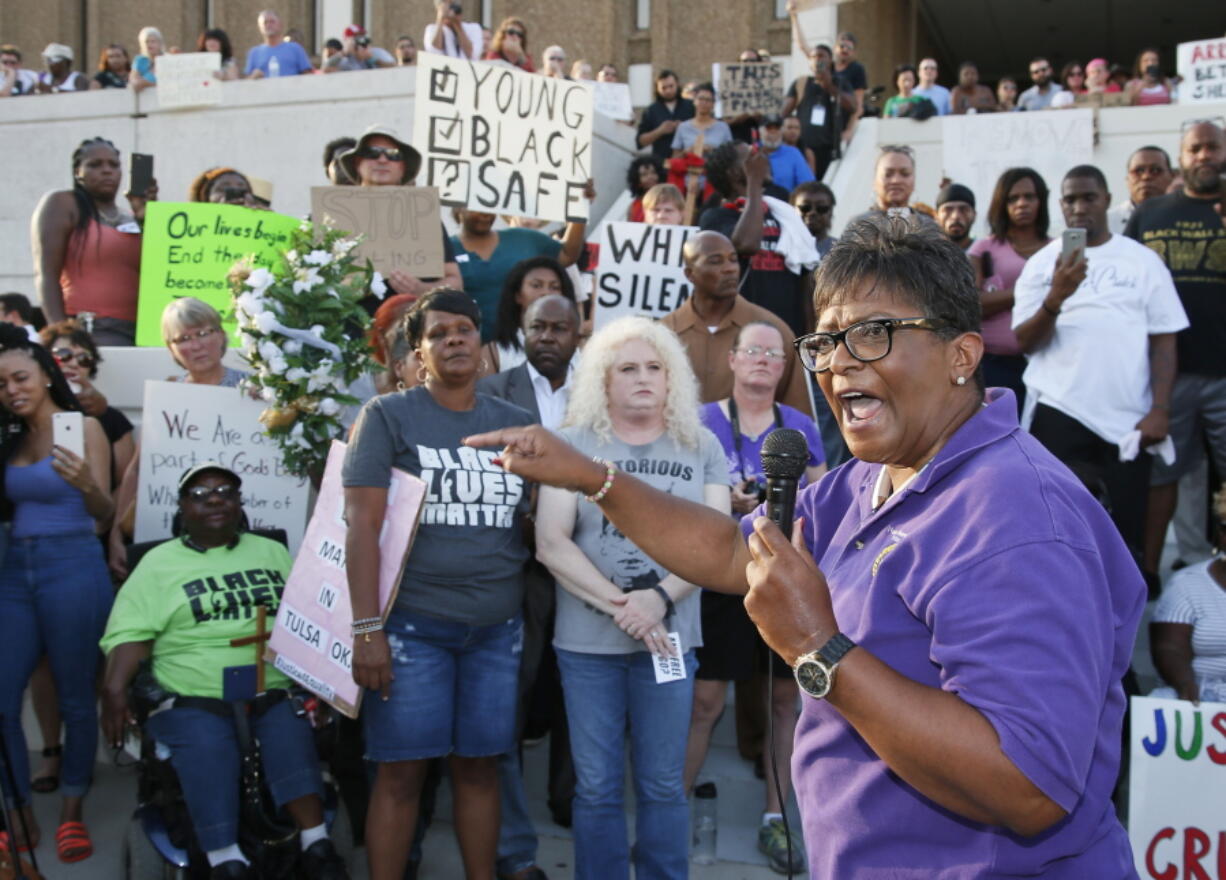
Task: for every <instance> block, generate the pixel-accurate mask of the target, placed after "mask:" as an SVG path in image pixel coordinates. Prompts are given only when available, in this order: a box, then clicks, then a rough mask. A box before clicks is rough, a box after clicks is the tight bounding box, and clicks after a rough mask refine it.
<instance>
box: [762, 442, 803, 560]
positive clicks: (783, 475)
mask: <svg viewBox="0 0 1226 880" xmlns="http://www.w3.org/2000/svg"><path fill="white" fill-rule="evenodd" d="M808 463H809V443H808V441H807V440H805V435H804V434H802V433H800V431H797V430H796V429H795V428H776V429H775V430H774V431H771V432H770V433H769V434H768V435H767V436H766V440H765V442H763V444H762V473H763V474H765V475H766V515H767V517H768V518H769V519H770V520H771V522H773V523H774V524H775V525H777V526H779V528H780V529H781V530H782V531H783V534H784V536H786V537H787V538H788V539H791V537H792V516H793V514H794V513H795V511H796V489H797V486H799V484H800V477H801V475H802V474H804V472H805V466H806V465H807V464H808Z"/></svg>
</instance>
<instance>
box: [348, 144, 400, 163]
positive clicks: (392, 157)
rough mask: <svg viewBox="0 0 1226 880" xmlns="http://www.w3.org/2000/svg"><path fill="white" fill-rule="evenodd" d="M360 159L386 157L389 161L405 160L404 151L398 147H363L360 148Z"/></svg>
mask: <svg viewBox="0 0 1226 880" xmlns="http://www.w3.org/2000/svg"><path fill="white" fill-rule="evenodd" d="M358 158H359V159H386V160H387V161H389V162H403V161H404V153H403V152H401V151H400V150H399V149H398V148H396V147H363V148H362V149H360V150H358Z"/></svg>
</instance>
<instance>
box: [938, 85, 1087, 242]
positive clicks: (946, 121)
mask: <svg viewBox="0 0 1226 880" xmlns="http://www.w3.org/2000/svg"><path fill="white" fill-rule="evenodd" d="M940 123H941V126H942V157H941V158H942V167H943V169H944V176H945V177H948V178H949V179H950V180H951V181H953V182H954V183H961V184H964V185H965V186H969V187H970V188H971V190H972V191H973V192H974V193H975V202H976V204H978V205H979V206H980V208H979V219H978V220H977V221H976V222H975V227H974V234H976V235H985V234H987V222H988V221H987V216H988V211H987V206H988V205H990V204H991V203H992V192H993V191H994V190H995V188H996V181H997V180H998V179H999V178H1000V175H1001V173H1002V172H1003V171H1005V170H1006V169H1008V168H1014V167H1018V166H1024V167H1027V168H1033V169H1034V170H1035V171H1037V172H1039V174H1040V175H1041V176H1042V177H1043V179H1044V180H1045V181H1047V186H1048V188H1049V190H1050V195H1049V197H1048V205H1047V210H1048V215H1049V216H1050V217H1051V219H1052V224H1053V227H1055V228H1054V231H1059V229H1060V228H1062V225H1061V224H1060V222H1059V220H1060V218H1062V217H1064V212H1063V211H1062V210H1061V209H1060V180H1061V179H1062V178H1063V177H1064V174H1065V172H1067V171H1068V170H1069V169H1070V168H1072V167H1073V166H1074V165H1084V164H1091V163H1093V161H1094V111H1092V110H1067V109H1065V110H1046V111H1041V112H1038V113H979V114H975V115H968V116H942V117H941V118H940Z"/></svg>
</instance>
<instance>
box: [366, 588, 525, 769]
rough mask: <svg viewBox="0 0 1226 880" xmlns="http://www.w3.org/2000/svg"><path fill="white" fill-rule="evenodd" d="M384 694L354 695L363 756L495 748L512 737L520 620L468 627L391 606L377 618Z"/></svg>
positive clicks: (473, 752) (499, 750) (482, 753)
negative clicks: (388, 667)
mask: <svg viewBox="0 0 1226 880" xmlns="http://www.w3.org/2000/svg"><path fill="white" fill-rule="evenodd" d="M384 632H386V633H387V643H388V646H389V647H390V648H391V652H392V674H393V675H394V676H395V679H394V681H393V682H392V688H391V695H390V697H389V698H388V699H387V700H382V699H380V698H379V695H378V694H377V693H368V694H367V695H366V699H364V700H363V701H362V723H363V724H364V725H365V727H364V730H365V733H366V759H367V760H368V761H375V762H378V763H384V762H390V761H420V760H424V759H426V758H441V757H444V756H445V755H450V754H456V755H459V756H460V757H462V758H483V757H492V756H494V755H501V754H504V753H505V752H508V751H510V750H511V748H512V747H513V746H514V744H515V694H516V691H515V683H516V681H517V679H518V678H519V660H520V655H521V654H522V652H523V644H524V625H523V620H522V619H521V618H520V616H519V615H518V614H517V615H516V616H515V617H512V618H511V619H509V620H505V621H503V622H502V623H495V624H491V625H489V626H469V625H468V624H465V623H459V622H457V621H453V620H442V619H441V618H437V617H426V616H425V615H424V614H414V613H412V612H408V611H402V610H401V609H399V608H394V609H393V610H392V613H391V614H390V615H389V616H388V619H387V623H386V624H385V625H384Z"/></svg>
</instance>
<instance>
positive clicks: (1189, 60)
mask: <svg viewBox="0 0 1226 880" xmlns="http://www.w3.org/2000/svg"><path fill="white" fill-rule="evenodd" d="M1175 58H1176V64H1177V66H1178V69H1179V75H1180V76H1181V77H1183V82H1181V83H1180V84H1179V103H1180V104H1211V103H1219V102H1221V101H1226V37H1214V38H1213V39H1209V40H1196V41H1195V42H1192V43H1180V44H1179V46H1178V48H1177V49H1176V52H1175Z"/></svg>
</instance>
